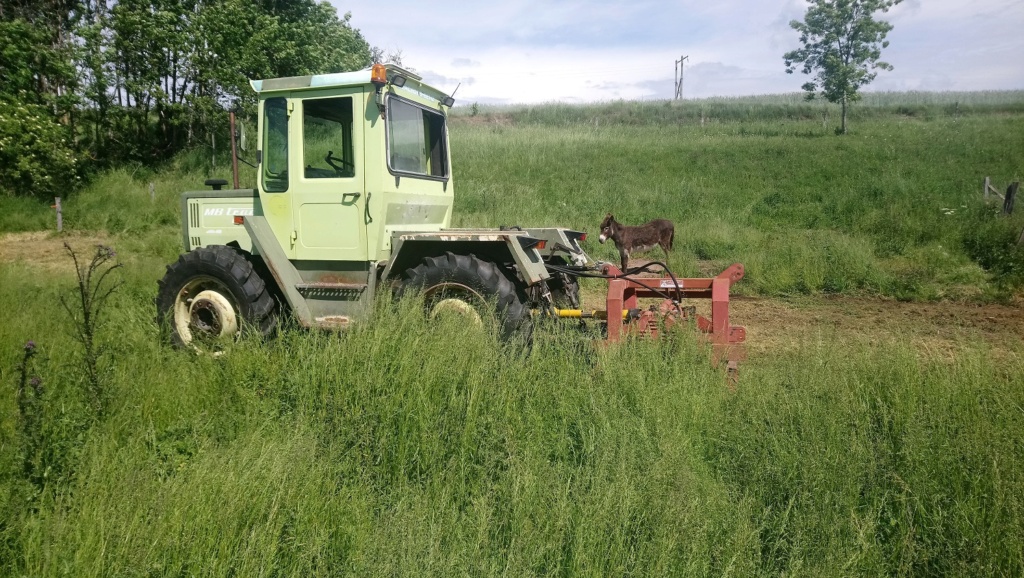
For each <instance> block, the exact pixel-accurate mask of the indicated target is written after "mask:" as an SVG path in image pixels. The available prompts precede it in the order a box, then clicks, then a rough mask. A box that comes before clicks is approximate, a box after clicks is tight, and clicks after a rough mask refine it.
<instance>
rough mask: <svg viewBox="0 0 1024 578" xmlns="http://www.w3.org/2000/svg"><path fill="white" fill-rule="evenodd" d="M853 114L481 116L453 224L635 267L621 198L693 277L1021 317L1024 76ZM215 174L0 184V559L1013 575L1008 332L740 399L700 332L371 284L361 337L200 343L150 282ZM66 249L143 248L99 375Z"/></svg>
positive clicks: (128, 255)
mask: <svg viewBox="0 0 1024 578" xmlns="http://www.w3.org/2000/svg"><path fill="white" fill-rule="evenodd" d="M837 119H838V115H837V112H836V110H835V109H834V108H830V107H828V106H823V105H821V104H813V103H812V104H808V103H805V102H803V101H800V100H799V99H797V98H795V97H790V96H765V97H757V98H746V99H709V100H706V101H686V102H684V103H682V104H675V103H665V102H614V103H603V104H595V105H587V106H568V105H558V104H551V105H540V106H532V107H514V106H508V107H489V106H480V107H473V108H472V109H470V107H469V106H465V107H460V108H459V109H457V111H456V114H455V115H454V117H453V119H452V121H451V124H450V128H449V131H450V141H451V149H452V159H453V167H454V168H453V170H454V174H455V177H454V180H453V183H454V189H455V192H456V201H455V217H454V222H453V225H454V226H498V225H524V226H568V227H574V228H577V229H581V230H587V231H591V232H594V233H595V234H594V235H593V236H592V237H591V238H590V239H588V241H587V243H586V249H587V250H588V251H589V252H590V253H591V254H592V255H593V256H595V257H596V258H599V259H605V260H615V259H616V258H617V254H616V252H615V250H614V247H612V246H610V245H600V244H598V243H597V241H596V228H597V225H598V224H599V223H600V221H601V219H602V218H603V217H604V215H605V214H606V213H608V212H612V213H614V214H615V216H616V217H617V218H618V220H620V221H622V222H624V223H627V224H638V223H640V222H642V221H646V220H648V219H652V218H659V217H660V218H668V219H671V220H673V221H674V222H675V224H676V241H675V248H674V250H673V252H672V253H671V255H670V256H669V258H668V263H669V265H670V267H671V268H672V270H673V271H674V272H676V273H677V274H680V275H686V276H695V275H708V274H714V273H717V271H718V270H721V269H722V268H724V267H726V266H727V265H729V264H731V263H733V262H740V263H743V264H744V265H745V267H746V277H745V278H744V279H743V280H742V281H741V282H740V283H739V284H737V285H736V286H735V287H734V292H735V293H739V294H741V295H743V296H745V297H748V298H759V299H764V300H768V301H773V302H774V301H781V300H788V299H794V298H798V299H801V300H804V302H809V303H812V304H813V303H814V302H815V300H824V299H829V300H844V299H865V298H871V299H877V300H878V302H879V303H883V304H885V303H889V304H898V303H904V302H910V303H933V304H937V305H940V306H941V304H943V303H957V304H961V305H962V304H964V303H968V304H977V305H978V306H979V307H981V306H984V305H988V304H994V303H995V304H1001V305H1002V306H1010V307H1020V303H1021V295H1022V287H1024V249H1021V248H1020V247H1018V246H1017V244H1016V241H1017V239H1018V237H1019V236H1020V234H1021V231H1022V229H1024V209H1022V208H1021V203H1018V210H1017V211H1016V212H1015V213H1014V214H1013V215H1010V216H1006V215H1001V214H999V210H1000V208H1001V205H999V204H996V203H991V202H990V203H986V202H985V201H984V199H983V196H982V182H983V179H984V178H985V177H986V176H988V177H991V179H992V182H993V184H994V185H995V186H996V187H997V188H999V189H1000V190H1005V188H1006V186H1007V185H1008V184H1009V183H1010V182H1012V181H1017V180H1020V179H1021V176H1022V174H1021V173H1022V172H1024V93H1020V92H1011V93H972V94H949V95H943V94H929V93H919V94H878V95H870V96H869V98H867V99H866V100H865V102H863V103H860V104H858V105H857V107H855V108H854V109H853V112H852V113H851V117H850V120H849V122H850V131H851V133H850V134H848V135H846V136H843V137H838V136H836V135H835V134H834V129H835V126H836V124H837ZM211 156H214V157H215V158H216V160H217V165H216V166H215V167H213V168H211V166H210V165H211ZM227 160H228V159H227V157H226V155H225V154H224V153H223V151H218V152H217V153H216V154H214V153H212V152H211V151H208V150H207V151H195V152H193V153H189V154H185V155H181V156H179V157H177V158H176V159H174V161H173V162H171V163H168V164H167V165H165V166H161V167H158V168H152V167H142V166H126V167H122V168H119V169H117V170H114V171H111V172H108V173H104V174H102V175H98V176H97V177H96V178H95V179H94V180H93V181H92V182H91V183H90V184H89V185H88V186H87V188H85V189H84V190H82V191H79V192H76V193H73V194H71V195H69V196H68V197H67V198H66V199H65V202H64V214H65V226H66V228H67V229H68V232H67V233H66V234H65V235H62V236H58V235H57V234H56V233H52V232H48V231H50V230H51V229H52V228H53V212H52V209H50V207H49V205H48V204H46V205H44V204H40V203H38V202H37V201H31V200H26V199H17V198H0V232H2V233H3V244H2V247H0V303H2V304H3V305H2V307H0V387H2V390H3V391H4V395H3V396H2V397H0V575H9V576H33V577H35V576H65V575H72V576H83V577H84V576H97V577H99V576H103V577H106V576H132V577H135V576H182V577H184V576H342V575H344V576H396V575H400V576H407V575H430V576H449V575H467V576H492V575H495V576H496V575H501V576H580V575H585V576H779V575H786V576H936V575H940V576H1015V575H1021V574H1024V466H1022V465H1021V464H1024V409H1022V408H1024V389H1022V388H1021V384H1022V383H1024V343H1022V341H1021V337H1022V335H1024V334H1022V333H1021V332H1020V331H1019V332H1017V333H1015V334H1013V335H1012V338H1011V339H1010V340H1009V341H1008V342H1006V343H1004V344H1003V345H1002V347H1001V348H1000V349H999V350H998V351H995V350H993V348H992V347H991V345H990V342H988V341H986V340H985V339H983V338H982V337H983V335H981V334H979V333H978V331H979V330H977V329H972V328H969V327H965V328H964V329H963V332H962V334H960V338H959V339H958V340H957V341H956V343H955V346H954V347H952V348H951V349H949V350H943V351H941V352H936V351H933V350H931V349H929V348H925V347H922V346H921V344H920V343H916V342H914V341H908V340H906V339H901V338H900V337H899V335H900V332H899V331H890V332H887V333H879V334H878V335H872V336H869V337H865V336H863V335H860V334H858V335H849V334H846V333H844V332H843V329H842V328H841V327H837V326H835V325H832V324H828V323H823V324H822V325H821V326H820V327H816V328H813V329H812V330H811V331H808V332H805V333H803V334H801V335H800V336H799V338H798V339H797V341H796V345H795V346H792V347H778V348H771V347H768V348H765V347H760V348H752V353H751V355H750V359H748V360H747V361H746V362H744V363H743V365H742V372H741V378H740V382H739V384H738V385H737V386H736V387H735V388H731V387H729V386H728V384H727V383H726V381H725V378H724V376H723V373H722V372H721V371H720V370H718V369H715V368H713V367H711V366H710V364H709V363H708V352H707V351H706V350H705V348H704V347H703V346H702V345H701V344H700V343H699V342H698V341H697V339H696V338H695V336H694V335H693V334H691V333H689V332H685V331H684V332H677V333H673V334H672V335H670V336H669V337H668V338H666V339H663V340H660V341H657V342H650V341H627V342H624V343H622V344H621V345H618V346H613V347H604V346H601V345H600V344H599V343H595V342H594V341H593V340H592V337H594V335H592V334H591V333H595V332H591V333H587V332H580V331H577V330H575V328H574V327H572V326H568V325H558V324H554V323H548V322H544V323H539V327H538V328H537V330H536V331H535V342H534V344H533V346H532V348H530V349H529V350H525V349H523V348H516V347H509V346H502V345H500V344H498V343H497V342H496V340H495V338H494V336H493V334H492V333H489V332H487V331H486V330H481V331H475V330H471V331H467V330H466V328H465V327H462V326H456V325H454V324H449V323H448V322H441V324H440V325H437V324H428V323H426V322H425V321H424V319H423V316H422V314H421V312H420V309H419V308H418V307H417V305H416V303H415V302H412V301H408V300H407V301H404V302H401V303H399V304H397V305H394V306H392V305H391V304H390V303H388V302H386V300H382V302H381V303H380V304H379V306H378V308H377V309H378V311H377V316H376V318H375V322H374V323H372V324H365V325H362V326H357V327H355V328H353V329H352V330H350V331H347V332H345V333H340V334H339V333H323V332H309V331H302V330H299V329H297V328H295V327H293V326H292V325H291V324H287V323H286V324H285V326H284V328H283V329H282V330H281V331H280V332H279V335H277V336H276V337H275V338H272V339H269V340H259V339H256V338H244V339H242V340H241V341H239V342H238V343H236V344H234V345H233V346H232V347H231V349H230V351H229V352H228V353H227V354H226V355H223V356H220V357H215V358H214V357H208V356H207V357H204V356H197V355H194V354H191V353H190V352H187V351H181V350H176V349H173V348H170V347H169V346H167V345H165V343H164V340H163V339H162V338H161V336H160V329H159V328H158V327H157V326H156V324H155V322H154V316H155V312H154V309H153V298H154V296H155V294H156V281H157V279H159V278H160V277H161V276H162V275H163V271H164V267H165V265H166V264H168V263H170V262H172V261H173V260H174V259H176V258H177V255H178V253H179V251H180V244H181V239H180V230H181V229H180V221H179V214H178V212H179V210H180V202H179V194H180V192H181V191H184V190H189V189H197V188H202V182H203V180H205V179H206V178H209V177H220V178H229V175H230V169H229V167H228V166H227V164H226V163H227ZM243 181H244V182H246V183H247V184H248V185H250V186H251V185H252V183H253V177H252V173H251V170H250V172H243ZM150 183H152V188H153V194H152V196H151V194H150ZM65 240H66V241H68V242H69V243H70V244H71V245H72V246H74V247H76V249H77V252H78V254H79V257H80V259H81V258H82V257H84V258H85V259H86V260H88V259H89V258H90V257H91V256H92V254H93V253H92V251H93V245H95V244H97V243H99V244H103V245H106V246H110V247H112V248H113V249H114V250H115V251H116V254H115V255H114V257H113V259H114V261H113V262H117V263H120V264H121V265H122V266H121V267H119V268H117V269H115V270H113V271H112V273H110V276H109V279H110V280H112V281H119V282H121V283H123V284H122V285H120V286H119V288H118V289H117V290H116V291H115V292H114V293H113V294H112V296H111V298H110V300H109V301H108V302H107V306H106V307H105V308H104V309H103V310H102V317H100V319H99V325H98V329H97V331H96V334H95V335H96V345H97V347H98V348H99V355H98V357H97V358H96V361H95V363H94V364H93V366H92V367H93V368H95V369H96V370H97V373H96V374H94V375H92V376H91V375H90V373H89V371H88V369H89V364H88V362H87V361H86V360H84V358H83V348H82V345H81V343H80V342H79V341H78V340H76V337H75V336H76V334H75V329H74V327H75V326H74V323H73V320H72V319H73V315H77V316H78V318H79V319H80V318H81V310H80V308H78V307H77V305H76V301H75V300H76V299H78V293H77V291H76V287H77V282H76V277H75V274H74V267H73V265H71V260H70V258H69V257H68V256H66V255H65V254H63V247H62V242H63V241H65ZM649 256H650V257H652V258H657V259H660V258H662V255H661V254H660V253H659V252H658V250H654V251H653V252H651V253H650V254H649ZM599 292H600V285H598V284H596V283H588V284H587V285H586V286H585V291H584V294H585V299H588V298H591V297H592V296H593V295H596V294H598V293H599ZM64 304H67V305H68V308H67V309H69V310H70V312H69V311H68V310H67V309H65V306H64ZM589 305H591V306H594V307H601V304H600V303H599V302H591V303H589ZM894 323H895V322H894ZM900 323H913V321H912V320H911V321H907V320H903V321H900ZM787 329H788V327H787V319H786V318H779V319H775V320H773V321H772V322H771V324H770V327H750V326H748V330H749V333H750V334H756V333H758V332H760V333H772V332H773V331H774V332H786V331H787ZM897 329H898V327H897ZM911 329H916V328H914V327H907V331H905V332H904V333H905V334H908V335H909V334H915V335H916V334H918V332H917V331H911ZM755 330H756V331H755ZM1021 331H1024V329H1022V330H1021ZM30 341H31V342H32V343H31V347H29V346H28V345H27V344H28V342H30Z"/></svg>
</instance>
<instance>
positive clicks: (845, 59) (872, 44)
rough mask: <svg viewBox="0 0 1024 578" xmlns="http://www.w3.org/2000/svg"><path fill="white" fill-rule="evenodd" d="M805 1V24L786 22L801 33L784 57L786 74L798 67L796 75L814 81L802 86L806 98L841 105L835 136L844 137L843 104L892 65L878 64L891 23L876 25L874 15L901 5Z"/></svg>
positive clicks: (872, 0)
mask: <svg viewBox="0 0 1024 578" xmlns="http://www.w3.org/2000/svg"><path fill="white" fill-rule="evenodd" d="M808 1H809V2H810V4H811V5H810V7H809V8H808V9H807V14H806V15H805V16H804V21H803V22H800V21H798V20H793V21H792V22H790V23H789V25H790V27H792V28H793V29H794V30H796V31H797V32H799V33H800V43H801V44H802V45H803V47H802V48H798V49H797V50H792V51H790V52H787V53H786V54H785V55H783V59H784V60H785V62H786V72H787V73H789V74H792V73H793V71H795V70H796V69H797V68H798V66H797V65H798V64H802V65H803V66H802V67H800V68H801V72H803V73H804V74H814V80H813V81H811V82H807V83H805V84H804V85H803V87H802V88H803V89H804V90H805V91H807V99H808V100H811V99H813V98H814V97H815V95H816V94H817V93H818V92H819V91H820V93H821V96H823V97H825V99H827V100H828V101H829V102H833V103H841V104H842V107H843V121H842V128H841V129H840V131H841V132H842V133H843V134H846V108H847V105H848V104H849V103H852V102H855V101H857V100H859V99H860V94H859V93H858V90H859V89H860V87H862V86H865V85H867V84H869V83H870V82H871V81H872V80H874V79H875V76H877V74H878V73H877V72H872V71H873V70H892V65H890V64H888V63H886V62H882V61H880V60H879V58H881V56H882V49H883V48H886V47H887V46H889V42H888V41H887V40H885V35H886V34H888V33H889V31H890V30H892V24H889V23H888V22H885V21H882V20H875V19H874V14H875V13H876V12H888V11H889V9H890V8H892V7H893V6H895V5H897V4H899V3H900V2H902V0H808Z"/></svg>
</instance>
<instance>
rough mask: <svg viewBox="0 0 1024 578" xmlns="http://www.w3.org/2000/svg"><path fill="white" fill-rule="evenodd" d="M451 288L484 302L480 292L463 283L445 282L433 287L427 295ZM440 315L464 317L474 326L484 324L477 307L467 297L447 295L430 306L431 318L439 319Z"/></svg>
mask: <svg viewBox="0 0 1024 578" xmlns="http://www.w3.org/2000/svg"><path fill="white" fill-rule="evenodd" d="M451 290H454V292H455V293H460V294H466V295H467V297H469V296H472V298H474V299H476V300H477V301H478V302H480V303H483V297H481V296H480V294H479V293H477V292H476V291H474V290H473V289H471V288H469V287H467V286H465V285H462V284H461V283H445V284H443V285H437V286H434V287H431V288H430V289H429V290H428V291H427V292H426V296H427V297H430V296H431V295H433V294H435V293H438V292H447V291H451ZM439 316H445V317H449V316H451V317H456V318H462V319H465V320H467V321H469V323H470V324H471V325H473V326H474V327H483V324H484V321H483V319H482V318H481V317H480V312H479V311H477V308H476V307H474V306H473V304H472V303H470V302H469V301H467V300H466V299H460V298H459V297H445V298H444V299H441V300H439V301H437V302H436V303H434V304H433V306H431V308H430V318H431V319H437V318H438V317H439Z"/></svg>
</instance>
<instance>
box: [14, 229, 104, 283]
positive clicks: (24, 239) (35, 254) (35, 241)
mask: <svg viewBox="0 0 1024 578" xmlns="http://www.w3.org/2000/svg"><path fill="white" fill-rule="evenodd" d="M65 242H67V244H68V245H70V246H71V248H72V249H74V251H75V253H76V254H77V255H78V259H79V262H82V260H83V258H84V260H85V261H88V260H89V259H90V258H91V257H92V255H93V251H94V250H95V249H96V245H109V244H110V237H108V236H107V235H106V234H105V233H92V232H74V233H64V234H58V233H56V232H51V231H30V232H27V233H5V234H4V235H3V236H2V237H0V263H22V264H25V265H29V266H32V267H38V268H40V269H45V270H47V271H52V272H71V273H73V272H74V270H75V266H74V263H73V262H72V260H71V257H70V256H69V255H68V252H67V249H65V248H64V243H65Z"/></svg>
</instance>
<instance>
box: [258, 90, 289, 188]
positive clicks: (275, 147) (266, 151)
mask: <svg viewBox="0 0 1024 578" xmlns="http://www.w3.org/2000/svg"><path fill="white" fill-rule="evenodd" d="M263 126H264V127H265V128H264V130H263V134H264V137H263V139H264V140H263V161H262V165H263V190H265V191H267V192H268V193H281V192H284V191H287V190H288V103H287V102H286V101H285V99H284V98H281V97H277V98H268V99H267V100H266V101H265V102H264V103H263Z"/></svg>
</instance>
